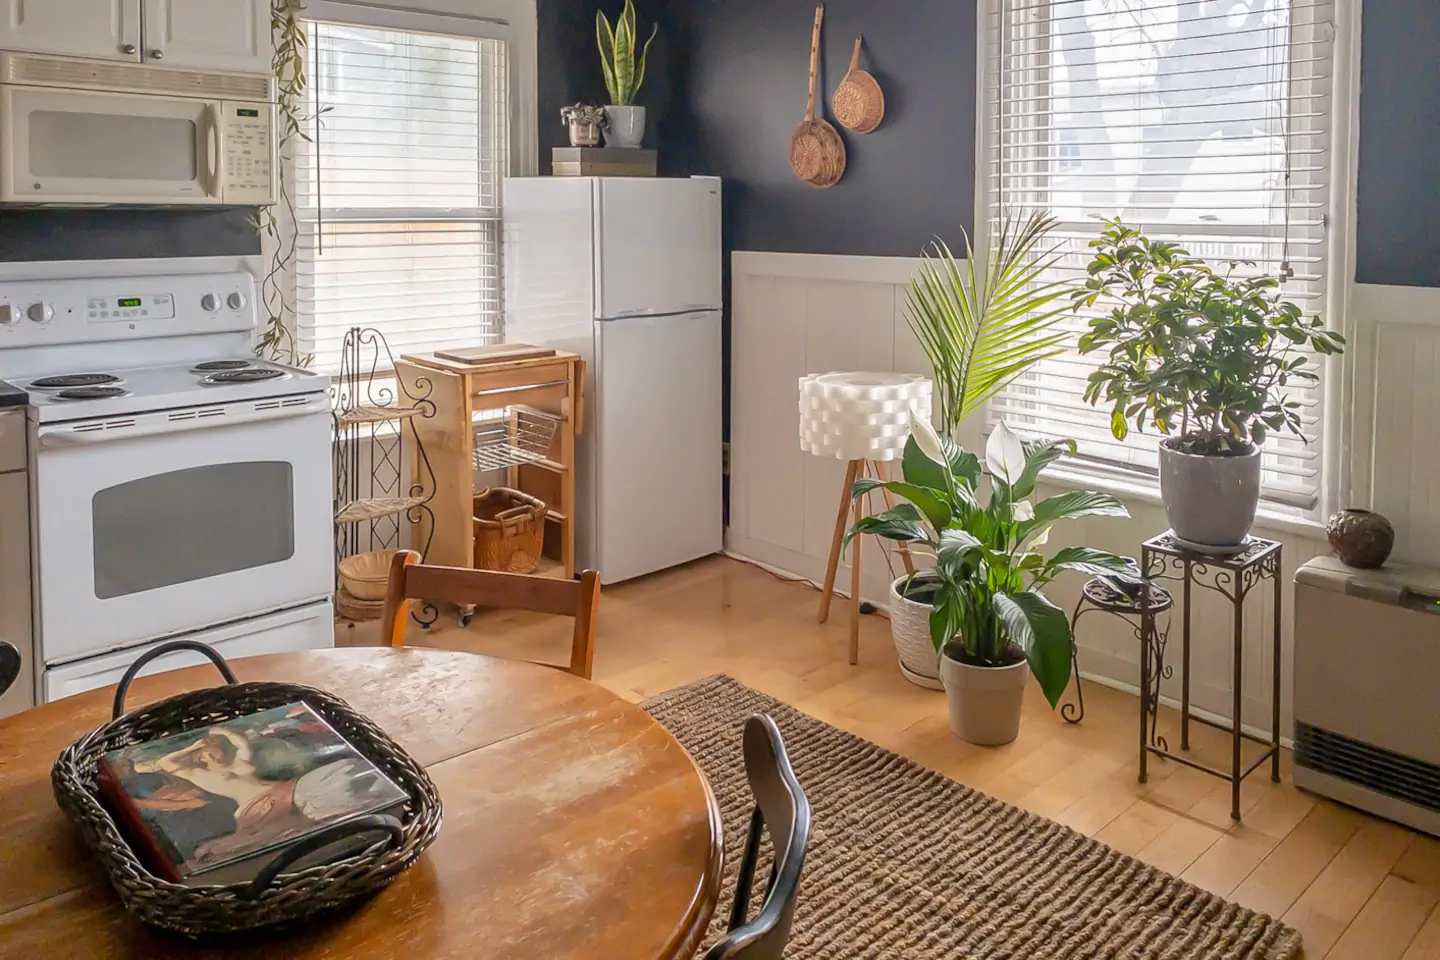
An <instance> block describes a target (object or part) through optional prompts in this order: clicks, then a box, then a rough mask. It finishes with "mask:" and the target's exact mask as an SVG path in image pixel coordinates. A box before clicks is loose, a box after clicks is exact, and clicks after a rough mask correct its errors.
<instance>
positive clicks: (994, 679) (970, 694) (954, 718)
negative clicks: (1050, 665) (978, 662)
mask: <svg viewBox="0 0 1440 960" xmlns="http://www.w3.org/2000/svg"><path fill="white" fill-rule="evenodd" d="M940 677H941V679H942V680H943V681H944V682H945V699H946V701H947V702H948V704H949V707H950V732H951V733H953V734H955V736H957V737H959V738H960V739H961V740H968V741H970V742H971V743H977V744H979V745H981V746H983V747H998V746H999V745H1000V744H1002V743H1009V742H1010V741H1012V740H1014V739H1015V738H1016V737H1018V736H1020V708H1021V707H1022V706H1023V705H1024V703H1025V681H1026V680H1027V679H1029V677H1030V664H1028V663H1026V662H1025V661H1024V660H1021V661H1020V662H1019V663H1017V664H1014V665H1012V666H1008V667H972V666H971V665H970V664H968V663H961V662H960V661H959V660H954V659H951V658H950V657H949V656H944V657H941V658H940Z"/></svg>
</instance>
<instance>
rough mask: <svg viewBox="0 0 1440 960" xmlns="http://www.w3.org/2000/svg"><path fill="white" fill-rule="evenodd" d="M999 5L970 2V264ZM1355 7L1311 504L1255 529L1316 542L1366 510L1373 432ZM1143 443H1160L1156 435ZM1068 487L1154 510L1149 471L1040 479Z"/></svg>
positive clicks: (1341, 64) (1262, 510)
mask: <svg viewBox="0 0 1440 960" xmlns="http://www.w3.org/2000/svg"><path fill="white" fill-rule="evenodd" d="M1004 2H1005V0H976V4H975V16H976V29H975V89H976V104H977V107H976V111H975V183H974V188H975V192H974V210H973V214H972V225H971V230H970V233H971V241H972V244H973V247H974V251H975V256H976V257H977V258H982V259H983V258H984V257H985V256H987V254H988V250H989V240H990V237H989V233H990V222H989V216H988V211H989V209H990V203H991V200H992V191H991V189H990V177H989V175H988V172H987V171H988V170H989V165H990V152H991V149H992V146H993V144H992V143H991V140H990V130H989V125H988V123H987V110H986V106H985V105H986V104H988V103H989V102H990V101H991V99H992V98H994V97H996V96H997V95H998V92H999V91H998V84H997V81H998V78H999V77H998V71H997V75H996V76H995V77H992V76H991V75H990V72H989V71H988V70H987V69H986V63H987V57H988V55H989V49H990V45H991V43H992V40H993V37H992V32H993V31H992V30H991V27H990V24H991V20H992V18H994V19H996V21H997V22H998V18H999V17H1000V16H1001V15H1002V4H1003V3H1004ZM1361 19H1362V3H1361V0H1355V2H1353V3H1350V2H1346V0H1334V3H1333V10H1332V13H1331V21H1330V22H1331V26H1332V36H1331V74H1330V76H1331V96H1330V103H1329V117H1328V118H1327V120H1328V123H1329V129H1330V136H1329V143H1328V147H1329V160H1330V177H1329V186H1328V191H1327V192H1328V196H1327V200H1328V208H1327V215H1328V217H1329V223H1328V231H1329V236H1328V238H1327V244H1326V255H1325V260H1324V269H1325V271H1326V274H1325V280H1324V289H1325V300H1326V317H1325V319H1326V322H1327V325H1328V326H1329V327H1330V328H1331V329H1334V330H1338V331H1340V332H1341V333H1342V334H1344V336H1345V337H1346V339H1347V344H1346V350H1345V352H1344V353H1343V354H1341V355H1340V356H1332V357H1325V358H1321V359H1322V361H1323V376H1324V377H1325V402H1324V407H1323V414H1322V422H1321V424H1320V427H1319V430H1320V435H1321V438H1322V439H1321V456H1320V458H1319V464H1320V466H1319V470H1320V477H1319V483H1318V493H1317V497H1316V503H1315V505H1314V506H1313V507H1311V508H1309V509H1308V510H1304V511H1299V512H1297V511H1296V510H1295V509H1294V508H1286V507H1284V506H1283V505H1281V504H1278V503H1273V502H1267V501H1265V500H1263V499H1262V501H1261V503H1260V507H1259V511H1258V516H1259V517H1260V519H1261V521H1262V522H1264V523H1266V524H1269V525H1271V526H1273V527H1275V528H1277V529H1281V530H1287V531H1292V532H1306V533H1313V532H1314V531H1316V530H1319V529H1322V528H1323V524H1324V518H1325V517H1327V516H1329V515H1330V514H1331V513H1332V512H1334V510H1335V509H1336V508H1337V507H1338V506H1339V505H1341V504H1348V503H1364V502H1368V501H1369V496H1370V491H1371V487H1372V482H1371V477H1370V473H1371V471H1372V470H1373V467H1374V462H1373V457H1372V456H1371V455H1370V450H1369V443H1370V439H1371V433H1372V431H1371V430H1370V429H1369V427H1368V425H1367V424H1366V423H1365V414H1366V413H1367V410H1366V409H1361V407H1363V406H1364V402H1363V397H1362V394H1363V390H1364V385H1363V384H1361V383H1360V382H1359V378H1360V377H1361V375H1362V374H1361V373H1360V372H1359V371H1361V370H1362V369H1363V366H1364V363H1365V362H1366V361H1367V359H1368V356H1369V353H1370V350H1369V345H1368V344H1367V343H1366V342H1365V340H1364V338H1363V337H1362V336H1361V335H1360V331H1359V330H1358V329H1357V324H1356V321H1355V318H1354V314H1353V312H1352V310H1351V301H1352V298H1353V295H1354V287H1355V259H1356V258H1355V244H1356V232H1355V219H1356V194H1357V190H1358V185H1357V179H1358V178H1357V172H1358V167H1359V132H1360V114H1359V103H1360V89H1359V84H1360V42H1361V41H1360V30H1361ZM976 419H977V420H980V421H983V422H984V424H985V425H984V426H983V427H980V426H977V427H976V428H975V429H974V430H973V431H970V432H973V433H974V434H975V436H976V439H977V441H978V442H982V443H983V436H984V435H988V433H989V422H990V409H989V405H988V404H987V408H986V410H985V411H983V412H982V413H981V414H979V415H978V416H977V417H976ZM1142 436H1145V437H1149V438H1151V439H1153V440H1155V442H1156V443H1158V442H1159V440H1160V435H1159V434H1156V433H1154V432H1153V431H1150V432H1147V433H1145V434H1143V435H1142ZM1042 476H1043V477H1044V478H1045V479H1047V480H1049V481H1050V482H1052V483H1055V484H1058V485H1060V486H1064V487H1074V486H1080V485H1084V486H1086V487H1098V488H1100V489H1105V490H1108V491H1110V492H1113V493H1115V494H1117V495H1120V496H1125V497H1132V498H1136V499H1140V500H1143V501H1146V502H1150V503H1157V504H1158V503H1160V502H1161V501H1160V482H1159V477H1158V476H1157V475H1151V474H1150V473H1149V472H1148V471H1142V470H1127V469H1125V468H1124V467H1122V466H1120V465H1118V464H1113V463H1108V462H1101V461H1098V460H1086V459H1084V458H1071V457H1066V458H1063V459H1062V460H1060V461H1058V462H1057V463H1056V464H1055V465H1054V466H1052V467H1050V468H1049V469H1047V470H1046V471H1045V473H1044V474H1043V475H1042Z"/></svg>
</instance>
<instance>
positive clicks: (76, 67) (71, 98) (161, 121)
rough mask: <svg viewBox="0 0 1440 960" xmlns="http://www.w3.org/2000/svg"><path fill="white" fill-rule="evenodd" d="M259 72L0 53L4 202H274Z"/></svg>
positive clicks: (269, 131)
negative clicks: (178, 68) (226, 71)
mask: <svg viewBox="0 0 1440 960" xmlns="http://www.w3.org/2000/svg"><path fill="white" fill-rule="evenodd" d="M274 90H275V83H274V80H273V78H271V77H268V76H262V75H249V74H225V73H202V72H197V71H191V70H172V69H170V68H167V67H155V66H150V65H145V64H133V65H132V64H122V63H102V62H99V61H89V60H74V59H69V58H63V57H41V56H32V55H28V54H16V53H0V203H4V204H37V205H38V204H43V205H48V206H92V205H108V204H155V205H168V204H194V205H248V206H254V205H263V204H270V203H274V202H275V201H276V192H277V184H276V155H275V154H276V148H275V144H276V135H275V128H276V120H275V102H274V101H275V97H274Z"/></svg>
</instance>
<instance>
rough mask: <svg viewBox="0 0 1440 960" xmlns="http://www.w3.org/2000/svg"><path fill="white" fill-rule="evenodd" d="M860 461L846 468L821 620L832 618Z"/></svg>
mask: <svg viewBox="0 0 1440 960" xmlns="http://www.w3.org/2000/svg"><path fill="white" fill-rule="evenodd" d="M859 470H860V461H859V460H851V461H850V465H849V466H848V467H846V468H845V487H844V489H842V490H841V491H840V512H839V513H838V514H836V516H835V538H834V539H833V540H832V541H831V542H830V563H829V564H828V565H827V566H826V567H825V587H824V589H823V590H821V591H820V622H821V623H824V622H825V621H826V620H828V619H830V598H831V597H833V596H834V595H835V572H836V571H837V570H838V569H839V568H840V545H841V543H842V542H843V541H844V539H845V523H846V521H847V520H848V519H849V517H850V488H851V487H853V486H855V477H856V475H857V474H858V472H859Z"/></svg>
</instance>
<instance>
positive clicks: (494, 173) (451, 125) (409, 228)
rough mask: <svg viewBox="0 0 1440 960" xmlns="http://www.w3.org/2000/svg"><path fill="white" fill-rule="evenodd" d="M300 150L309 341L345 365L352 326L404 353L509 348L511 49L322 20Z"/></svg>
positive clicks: (321, 356)
mask: <svg viewBox="0 0 1440 960" xmlns="http://www.w3.org/2000/svg"><path fill="white" fill-rule="evenodd" d="M308 30H309V37H310V57H311V66H310V70H311V75H310V87H309V93H308V96H309V98H310V103H309V108H310V115H311V116H317V117H318V124H314V125H312V127H311V129H309V130H307V133H308V134H309V136H310V137H311V140H310V141H308V142H299V141H298V140H297V142H296V158H295V160H296V208H297V211H296V212H297V220H298V223H297V234H298V241H297V249H296V275H297V284H296V290H297V310H296V314H297V328H298V330H297V332H298V334H299V341H300V348H301V350H302V352H313V353H314V355H315V363H316V366H317V367H318V368H320V369H334V368H335V367H337V366H338V364H339V359H340V345H341V341H342V340H343V338H344V336H345V331H346V330H348V329H349V328H351V327H356V326H358V327H374V328H375V329H377V330H379V331H380V332H381V333H383V334H384V335H385V338H386V340H387V341H388V342H389V344H390V348H391V351H392V352H393V353H394V354H395V356H397V357H398V356H399V355H400V354H402V353H407V352H415V351H421V350H433V349H436V348H441V347H446V346H458V345H468V344H479V343H487V342H493V341H497V340H499V338H500V326H501V322H502V316H503V307H502V303H501V293H502V291H501V253H500V238H501V232H502V230H501V219H500V218H501V181H502V178H503V177H504V176H505V172H506V164H507V158H508V157H509V146H508V143H507V139H506V137H507V133H506V127H507V123H506V119H507V113H508V97H507V93H506V75H507V68H506V54H507V50H506V44H505V42H504V41H502V40H494V39H477V38H471V37H457V36H443V35H437V34H428V33H419V32H410V31H402V30H394V29H378V28H374V27H366V26H352V25H343V24H334V23H318V22H317V23H311V24H309V25H308Z"/></svg>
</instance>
